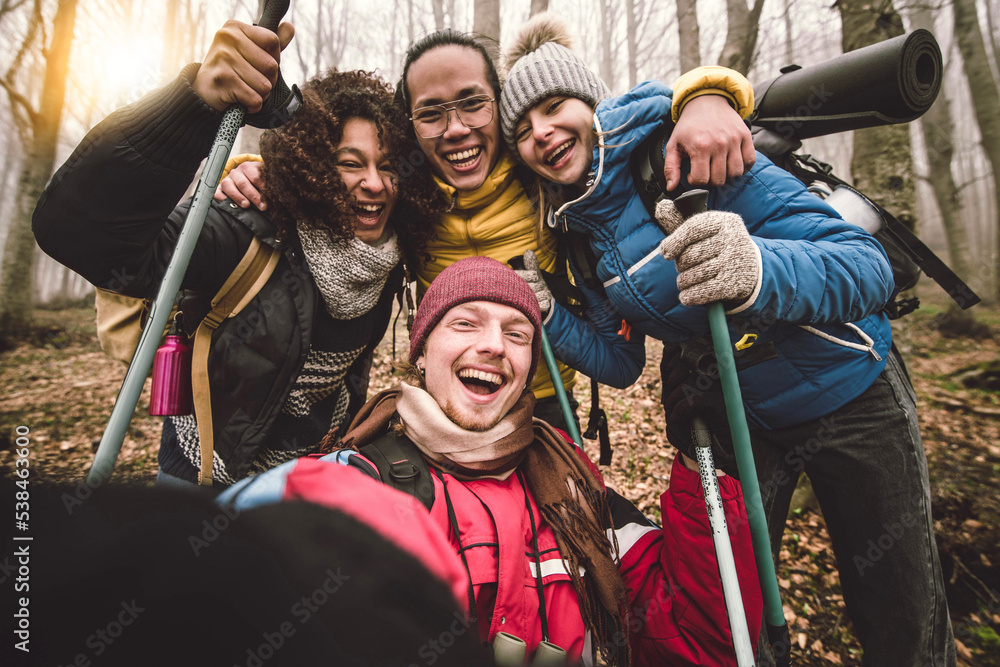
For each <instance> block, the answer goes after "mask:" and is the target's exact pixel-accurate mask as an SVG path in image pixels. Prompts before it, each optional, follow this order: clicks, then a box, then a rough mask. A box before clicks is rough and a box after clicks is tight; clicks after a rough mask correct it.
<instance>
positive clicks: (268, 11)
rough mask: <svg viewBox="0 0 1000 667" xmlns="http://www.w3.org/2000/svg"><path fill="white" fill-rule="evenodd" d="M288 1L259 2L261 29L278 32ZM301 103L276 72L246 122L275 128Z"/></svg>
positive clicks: (286, 120)
mask: <svg viewBox="0 0 1000 667" xmlns="http://www.w3.org/2000/svg"><path fill="white" fill-rule="evenodd" d="M289 2H290V0H260V18H259V19H257V23H255V24H254V25H258V26H260V27H261V28H267V29H268V30H270V31H271V32H273V33H277V32H278V25H279V24H280V23H281V19H282V17H283V16H284V15H285V12H287V11H288V5H289ZM300 103H301V97H300V95H299V91H298V89H297V88H296V87H295V86H292V87H291V89H289V87H288V84H286V83H285V79H284V77H282V76H281V70H280V69H279V70H278V79H277V81H275V82H274V87H273V88H271V92H270V94H269V95H268V96H267V99H266V100H264V105H263V106H262V107H261V109H260V111H258V112H257V113H255V114H251V115H250V117H249V119H248V120H247V122H248V123H249V124H250V125H254V126H256V127H266V128H275V127H278V126H280V125H283V124H285V123H286V122H288V120H289V119H291V117H292V115H293V114H294V113H295V110H296V109H298V106H299V104H300Z"/></svg>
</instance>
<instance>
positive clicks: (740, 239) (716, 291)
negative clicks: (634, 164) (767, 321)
mask: <svg viewBox="0 0 1000 667" xmlns="http://www.w3.org/2000/svg"><path fill="white" fill-rule="evenodd" d="M656 221H657V222H658V223H659V225H660V227H662V228H663V230H664V231H665V232H666V233H667V235H668V236H667V238H666V239H664V240H663V242H662V243H661V244H660V254H662V255H663V256H664V257H665V258H666V259H669V260H673V261H674V262H675V263H676V265H677V274H678V275H677V287H678V289H680V299H681V303H683V304H684V305H685V306H699V305H704V304H707V303H712V302H714V301H722V302H723V303H724V304H725V306H726V308H727V309H729V308H735V307H736V306H738V305H740V304H742V303H744V302H745V301H746V300H747V299H748V298H750V295H751V294H753V292H754V290H755V289H756V288H757V284H758V283H759V282H760V277H761V272H762V266H761V259H760V251H759V250H758V249H757V245H756V244H755V243H754V242H753V239H751V238H750V234H749V232H747V228H746V225H744V224H743V219H742V218H741V217H740V216H738V215H737V214H735V213H727V212H726V211H706V212H705V213H698V214H696V215H692V216H691V217H690V218H687V219H686V220H685V219H684V218H683V216H681V214H680V212H679V211H678V210H677V207H676V206H674V203H673V202H672V201H670V200H669V199H664V200H663V201H661V202H660V203H659V204H657V205H656Z"/></svg>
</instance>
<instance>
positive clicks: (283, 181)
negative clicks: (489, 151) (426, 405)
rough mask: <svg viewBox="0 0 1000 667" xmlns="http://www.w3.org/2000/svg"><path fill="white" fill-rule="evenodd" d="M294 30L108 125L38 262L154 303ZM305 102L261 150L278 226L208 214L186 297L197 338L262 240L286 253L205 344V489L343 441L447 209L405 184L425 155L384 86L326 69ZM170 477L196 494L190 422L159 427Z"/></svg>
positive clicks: (216, 47)
mask: <svg viewBox="0 0 1000 667" xmlns="http://www.w3.org/2000/svg"><path fill="white" fill-rule="evenodd" d="M291 32H292V30H291V26H290V25H288V24H282V26H281V27H280V28H279V31H278V34H277V35H276V34H275V33H272V32H270V31H267V30H265V29H263V28H259V27H255V26H249V25H246V24H241V23H238V22H235V21H230V22H228V23H227V24H226V25H225V26H224V27H223V28H222V29H221V30H220V31H219V32H218V33H216V36H215V40H214V41H213V44H212V47H211V48H210V50H209V52H208V55H207V56H206V58H205V62H204V64H201V65H198V64H193V65H189V66H188V67H187V68H185V69H184V70H183V71H182V73H181V76H180V77H179V78H178V79H177V80H175V81H174V82H173V83H172V84H170V85H168V86H166V87H165V88H163V89H161V90H158V91H155V92H153V93H150V94H149V95H147V96H146V97H145V98H143V99H141V100H140V101H138V102H136V103H135V104H132V105H130V106H128V107H125V108H123V109H120V110H119V111H117V112H115V113H114V114H112V115H111V116H110V117H108V118H107V119H105V120H104V121H103V122H101V123H100V124H99V125H98V126H97V127H96V128H95V129H93V130H92V131H91V132H90V133H89V134H88V135H87V137H86V138H85V139H84V140H83V142H82V143H81V144H80V146H79V147H77V149H76V151H75V152H74V154H73V155H72V156H71V157H70V158H69V160H68V161H67V162H66V164H65V165H63V167H62V168H61V169H60V170H59V172H58V173H57V174H56V176H55V177H54V178H53V179H52V182H51V183H50V185H49V187H48V188H47V189H46V191H45V193H44V194H43V196H42V198H41V199H40V201H39V204H38V207H37V209H36V211H35V216H34V231H35V236H36V238H37V240H38V243H39V245H40V246H41V247H42V249H43V250H45V251H46V252H47V253H49V254H50V255H52V256H53V257H54V258H56V259H57V260H59V261H60V262H62V263H64V264H66V265H67V266H69V267H70V268H72V269H73V270H75V271H77V272H78V273H80V274H82V275H83V276H85V277H86V278H87V279H88V280H90V282H92V283H93V284H94V285H96V286H98V287H103V288H106V289H110V290H112V291H115V292H119V293H121V294H125V295H127V296H135V297H147V298H148V297H152V296H154V295H155V293H156V291H157V288H158V286H159V283H160V281H161V279H162V277H163V274H164V272H165V270H166V268H167V264H168V262H169V260H170V256H171V254H172V252H173V247H174V245H175V243H176V238H177V235H178V233H179V232H180V229H181V226H182V223H183V220H184V217H185V213H186V211H187V209H188V207H189V205H190V202H185V203H182V204H181V205H179V206H177V207H176V208H174V204H175V203H176V202H177V200H178V199H179V198H180V197H182V196H183V193H184V191H185V189H186V188H187V187H188V185H189V183H190V182H191V180H192V178H193V177H194V175H195V172H196V170H197V169H198V165H199V163H200V161H201V159H202V158H203V157H204V156H205V155H207V154H208V152H209V149H210V147H211V144H212V140H213V138H214V136H215V133H216V131H217V129H218V127H219V125H220V122H221V119H222V113H221V112H222V111H224V110H225V108H226V107H228V106H229V105H230V104H232V103H240V104H243V105H244V106H246V107H247V109H248V111H249V112H251V113H253V112H255V111H256V110H258V109H259V108H260V107H261V105H262V103H263V101H264V99H266V97H267V94H268V92H269V91H270V89H271V86H272V85H273V83H274V80H275V77H276V75H277V71H278V68H277V61H278V58H279V53H280V49H281V48H283V47H284V45H285V44H287V43H288V41H289V40H290V39H291ZM302 96H303V103H302V105H301V108H300V109H299V111H298V113H297V114H296V116H295V117H294V118H293V120H292V121H290V122H289V123H287V124H286V125H284V126H282V127H280V128H278V129H275V130H269V131H267V132H265V133H264V136H263V137H262V139H261V151H262V153H263V154H264V155H265V156H266V159H267V189H266V193H267V198H268V202H269V203H270V206H269V208H268V211H267V212H266V213H262V212H260V211H256V210H243V209H241V208H240V207H239V206H237V205H236V204H234V203H233V202H231V201H225V202H219V201H215V202H213V204H212V207H211V209H210V210H209V213H208V218H207V220H206V222H205V226H204V228H203V230H202V232H201V236H200V237H199V240H198V244H197V247H196V248H195V251H194V255H193V256H192V259H191V263H190V266H189V268H188V271H187V273H186V275H185V277H184V282H183V285H182V290H183V291H182V297H181V298H180V301H179V309H180V311H181V313H182V322H183V323H184V324H185V325H186V327H185V328H186V331H188V332H189V333H190V332H193V331H194V329H195V327H196V326H197V323H198V322H200V321H201V319H202V318H203V317H204V316H205V315H206V314H207V313H208V311H209V309H210V305H209V302H210V301H211V299H212V297H213V295H215V294H216V293H217V292H218V291H219V289H220V287H221V286H222V284H223V283H224V282H225V281H226V280H227V278H228V277H229V276H230V274H232V273H233V270H234V268H235V267H236V266H237V264H238V263H239V262H240V260H241V259H242V257H243V256H244V254H245V253H246V251H247V248H248V247H249V246H250V244H251V241H252V239H253V238H254V237H256V238H257V239H259V240H260V241H261V242H262V243H264V244H268V245H270V246H272V247H274V248H277V249H278V250H279V251H280V252H281V256H280V259H279V261H278V264H277V267H276V269H275V270H274V273H273V274H272V275H271V276H270V278H269V279H268V281H267V282H266V283H265V285H264V286H263V287H262V288H261V289H260V291H259V292H258V293H257V294H256V296H254V297H253V299H252V300H251V301H250V302H249V303H248V304H247V305H246V306H245V307H244V308H243V309H242V310H240V311H239V312H238V313H237V314H236V315H234V316H233V317H231V318H230V319H228V320H226V321H224V322H223V323H222V325H221V326H220V327H219V328H218V330H217V331H216V332H215V334H214V335H213V337H212V343H211V349H210V352H209V357H208V373H209V387H210V390H211V398H212V404H211V405H212V408H211V417H212V419H211V431H210V432H211V433H212V434H213V440H214V451H213V453H212V459H211V461H210V471H211V473H210V475H211V476H210V477H209V478H208V479H210V480H211V481H212V482H213V483H214V484H215V485H217V486H227V485H229V484H232V483H233V482H235V481H236V480H238V479H240V478H242V477H245V476H247V475H248V474H252V473H255V472H259V471H262V470H266V469H268V468H271V467H274V466H275V465H278V464H280V463H282V462H284V461H287V460H289V459H292V458H294V457H296V456H301V455H303V454H306V453H308V452H310V451H313V450H314V449H315V447H316V446H317V443H318V442H319V440H320V438H322V437H323V436H324V435H325V434H326V433H327V432H328V431H330V430H331V429H334V430H337V429H340V428H341V427H346V426H347V424H348V423H349V421H350V419H349V418H350V417H351V416H352V414H353V413H354V411H355V410H356V409H357V408H358V407H359V406H360V405H362V404H363V403H364V400H365V395H366V391H367V386H368V371H369V368H370V364H371V353H372V351H373V349H374V348H375V346H376V345H377V344H378V343H379V341H380V340H381V339H382V337H383V335H384V334H385V331H386V327H387V325H388V322H389V317H390V312H391V309H392V301H393V298H394V296H395V295H396V294H397V293H398V292H399V290H400V289H401V288H402V285H403V277H404V264H407V263H409V262H412V261H413V259H414V256H415V255H416V254H417V253H419V252H421V250H422V249H423V248H424V247H425V246H426V242H427V237H428V235H429V229H430V226H429V221H430V220H433V219H435V218H436V217H437V216H439V215H440V213H441V211H442V210H443V202H442V200H441V198H440V195H439V194H438V190H437V188H436V187H435V185H434V183H433V181H432V180H431V177H430V176H429V175H428V174H426V172H425V171H423V170H420V171H417V172H414V170H412V169H411V170H406V169H405V165H404V164H403V157H402V156H407V155H410V154H412V152H413V151H415V150H417V148H416V145H415V144H414V143H413V141H412V140H411V139H410V138H409V136H408V134H407V132H405V131H404V129H405V128H406V124H407V121H406V118H405V117H404V116H403V114H402V113H401V112H400V111H399V110H398V109H397V108H396V107H395V106H394V105H393V99H392V91H391V89H390V87H389V86H388V85H387V84H386V83H385V82H384V81H382V80H381V79H379V78H377V77H375V76H373V75H372V74H369V73H366V72H336V71H330V72H327V73H326V74H322V75H320V76H317V77H315V78H313V79H311V80H310V81H309V82H308V83H307V84H305V85H304V86H303V88H302ZM401 174H406V177H403V176H401ZM172 208H173V209H174V210H173V212H171V209H172ZM208 421H209V420H207V419H206V420H203V423H202V424H201V426H202V428H206V423H207V422H208ZM206 441H207V438H206ZM206 459H207V456H206ZM159 466H160V474H159V478H160V480H162V481H176V480H178V479H179V480H184V481H186V482H192V483H193V482H195V481H197V480H198V479H199V470H200V469H201V467H202V455H201V448H200V438H199V424H198V423H197V422H196V419H195V417H194V416H192V415H188V416H180V417H168V418H167V419H166V420H165V422H164V427H163V435H162V440H161V445H160V452H159ZM205 477H207V474H206V475H203V476H202V478H203V479H204V478H205Z"/></svg>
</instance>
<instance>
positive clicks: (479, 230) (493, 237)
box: [417, 151, 576, 398]
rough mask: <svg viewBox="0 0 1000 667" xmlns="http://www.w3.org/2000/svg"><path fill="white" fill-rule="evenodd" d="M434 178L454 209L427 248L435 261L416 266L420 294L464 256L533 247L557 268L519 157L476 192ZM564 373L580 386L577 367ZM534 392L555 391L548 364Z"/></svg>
mask: <svg viewBox="0 0 1000 667" xmlns="http://www.w3.org/2000/svg"><path fill="white" fill-rule="evenodd" d="M434 180H435V181H436V182H437V184H438V187H440V188H441V190H442V191H444V192H445V193H446V194H447V195H448V198H449V199H450V200H451V201H452V207H451V210H449V211H448V212H447V213H445V214H444V216H442V218H441V222H440V224H439V225H438V227H437V233H436V234H435V235H434V238H433V240H431V242H430V243H429V244H428V246H427V252H428V253H429V254H430V256H431V259H430V261H427V262H421V264H420V266H419V267H418V269H417V284H418V289H419V293H420V295H423V293H424V290H426V289H427V286H428V285H430V284H431V281H432V280H434V278H435V277H437V274H439V273H441V271H443V270H444V269H445V267H447V266H449V265H451V264H454V263H455V262H457V261H458V260H460V259H462V258H463V257H471V256H483V257H492V258H493V259H495V260H497V261H500V262H504V263H506V262H507V260H509V259H510V258H512V257H517V256H518V255H523V254H524V251H525V250H528V249H531V250H534V251H535V254H536V255H538V264H539V266H540V267H541V268H542V269H543V270H545V271H553V270H554V268H555V263H556V244H555V237H554V236H553V235H552V234H551V233H549V232H548V231H545V232H541V231H540V225H539V222H538V211H536V210H535V208H534V206H532V204H531V202H530V200H529V199H528V196H527V194H525V192H524V187H523V186H522V185H521V182H520V181H519V180H518V179H517V177H516V176H515V175H514V161H513V159H512V158H511V156H510V155H509V154H507V152H506V151H504V153H503V154H502V155H501V157H500V160H499V161H498V162H497V166H496V167H494V168H493V171H492V172H490V175H489V176H487V177H486V181H485V182H484V183H483V184H482V185H481V186H480V187H479V188H478V189H477V190H474V191H472V192H459V191H457V190H456V189H455V188H453V187H452V186H450V185H448V184H447V183H445V182H444V181H442V180H441V179H439V178H437V177H435V178H434ZM559 374H560V375H561V376H562V381H563V385H565V387H566V388H567V389H568V388H570V387H572V386H573V385H574V384H576V371H574V370H573V369H571V368H569V367H567V366H564V365H563V364H559ZM531 391H532V392H533V393H534V394H535V397H536V398H544V397H546V396H552V395H554V394H555V387H553V385H552V378H551V377H550V376H549V370H548V368H547V367H546V366H545V364H539V366H538V372H537V373H536V375H535V380H534V381H533V382H532V384H531Z"/></svg>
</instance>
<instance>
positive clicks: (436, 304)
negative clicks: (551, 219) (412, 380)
mask: <svg viewBox="0 0 1000 667" xmlns="http://www.w3.org/2000/svg"><path fill="white" fill-rule="evenodd" d="M469 301H492V302H493V303H500V304H503V305H505V306H510V307H511V308H516V309H517V310H519V311H521V312H522V313H524V316H525V317H527V318H528V320H529V321H530V322H531V326H532V327H534V329H535V335H534V337H533V338H532V342H531V370H530V371H529V373H528V379H529V380H530V379H531V378H533V377H534V376H535V369H537V368H538V359H539V357H541V355H542V313H541V311H540V310H539V309H538V299H537V298H536V297H535V293H534V292H532V291H531V287H529V286H528V283H526V282H525V281H524V279H523V278H521V276H519V275H517V274H516V273H514V270H513V269H511V268H510V267H509V266H507V265H506V264H502V263H500V262H498V261H497V260H495V259H491V258H489V257H466V258H465V259H463V260H460V261H458V262H455V263H454V264H452V265H451V266H449V267H447V268H446V269H445V270H444V271H442V272H441V273H440V274H438V277H437V278H435V279H434V281H433V282H432V283H431V285H430V287H428V288H427V292H426V293H425V294H424V298H423V300H422V301H421V302H420V305H419V306H418V307H417V315H416V317H415V318H414V320H413V331H411V332H410V363H411V364H413V363H416V361H417V358H418V357H419V356H420V355H421V354H423V350H424V343H426V342H427V337H428V336H429V335H430V333H431V331H433V330H434V327H436V326H437V325H438V322H440V321H441V318H442V317H444V315H445V313H447V312H448V311H449V310H451V309H452V308H454V307H455V306H457V305H459V304H462V303H468V302H469Z"/></svg>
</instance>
